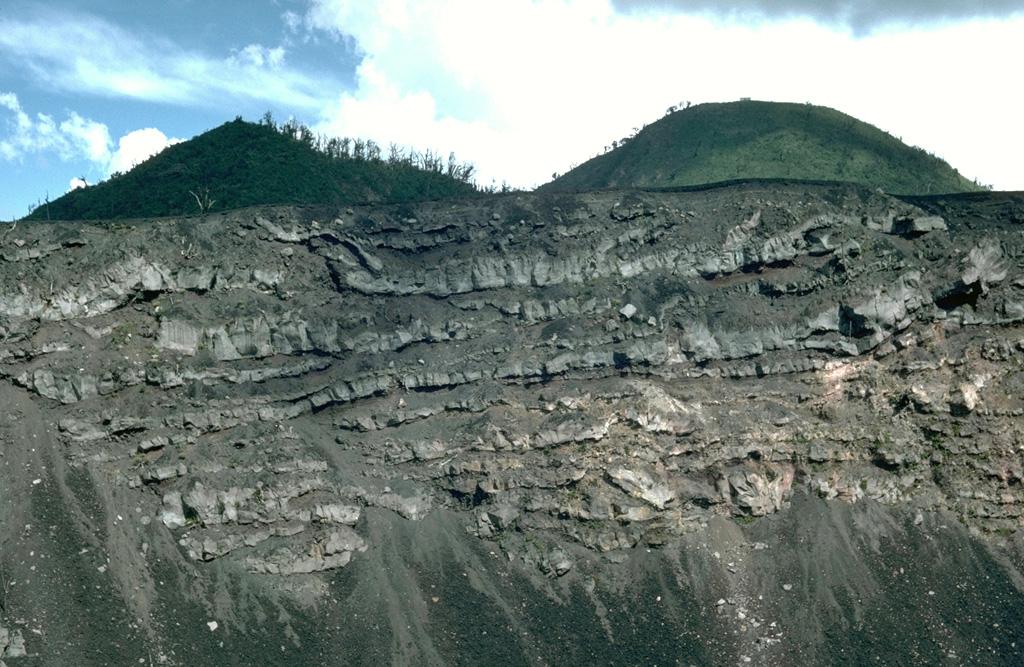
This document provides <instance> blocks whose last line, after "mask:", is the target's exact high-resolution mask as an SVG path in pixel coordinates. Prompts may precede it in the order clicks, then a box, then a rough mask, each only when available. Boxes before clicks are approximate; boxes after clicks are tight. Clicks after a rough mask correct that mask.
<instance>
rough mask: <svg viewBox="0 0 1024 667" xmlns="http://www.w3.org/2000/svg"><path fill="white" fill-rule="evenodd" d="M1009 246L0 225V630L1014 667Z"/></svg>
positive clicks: (496, 211) (737, 232)
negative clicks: (0, 232)
mask: <svg viewBox="0 0 1024 667" xmlns="http://www.w3.org/2000/svg"><path fill="white" fill-rule="evenodd" d="M981 209H984V210H999V211H1002V214H1000V215H999V216H988V218H987V219H986V222H985V223H984V229H980V228H979V225H981V223H980V222H979V219H982V218H980V216H975V215H974V214H973V213H972V211H975V210H981ZM1022 216H1024V200H1022V198H1021V197H1019V196H1017V195H1014V194H1012V193H991V194H988V195H984V196H982V195H969V196H967V195H965V196H962V197H956V196H945V197H935V198H917V199H913V200H909V199H908V200H901V199H896V198H893V197H889V196H886V195H883V194H880V193H878V192H874V191H868V190H864V189H859V188H857V187H854V186H843V185H822V184H788V185H787V184H779V183H744V184H734V185H731V186H727V187H715V188H707V189H704V190H696V191H687V192H667V191H629V192H617V191H603V192H592V193H580V194H558V195H535V194H512V195H507V196H495V197H482V198H480V199H478V200H465V201H459V202H450V201H444V202H431V203H422V204H415V205H403V206H401V207H387V206H371V205H367V206H353V207H351V208H346V209H323V208H312V207H310V208H295V207H276V208H273V207H266V208H260V209H247V210H240V211H232V212H227V213H224V214H219V215H214V216H205V217H191V218H188V217H186V218H175V219H161V220H145V221H134V222H130V223H123V222H121V223H117V224H109V225H108V224H102V223H89V224H84V223H69V222H56V223H51V224H45V225H44V224H33V225H27V224H23V223H22V224H19V225H18V227H17V228H15V229H13V230H10V233H9V234H7V235H6V236H4V237H3V239H4V245H3V247H2V248H0V257H2V259H0V340H2V341H3V342H2V346H0V377H2V381H0V405H3V406H5V412H4V414H3V415H2V416H0V443H2V450H0V451H2V453H3V457H2V458H0V471H2V472H0V507H2V510H3V512H4V514H3V517H4V521H3V522H2V523H0V540H2V541H0V546H2V551H0V564H2V567H3V571H2V574H3V577H2V578H3V579H4V580H5V581H7V582H8V585H5V586H4V587H3V589H2V595H3V598H2V599H0V626H2V627H3V628H7V629H11V631H10V633H9V634H8V637H9V639H8V640H7V641H8V643H9V645H13V644H12V642H13V639H11V638H13V637H14V633H15V632H17V631H21V634H20V635H18V636H20V637H22V638H23V640H24V646H25V651H26V652H27V654H28V657H27V658H24V660H35V661H37V664H134V663H138V662H139V661H140V660H142V661H144V662H146V661H152V663H153V664H172V665H192V664H211V663H217V664H300V663H301V664H337V665H352V664H367V665H370V664H372V665H378V664H406V665H423V664H435V665H442V664H450V665H457V664H465V665H469V664H472V665H483V664H501V665H508V664H538V665H539V664H553V663H560V664H747V663H748V659H749V664H764V665H771V664H822V665H825V664H837V663H844V664H865V663H870V662H873V661H877V662H881V663H884V664H897V663H900V662H915V664H916V663H918V662H926V663H929V662H947V661H948V662H953V661H955V660H959V661H961V662H963V663H969V664H1019V663H1020V662H1021V660H1022V655H1021V653H1022V651H1024V649H1022V648H1020V647H1024V643H1022V642H1024V624H1022V623H1020V618H1021V614H1022V612H1024V590H1022V584H1021V583H1020V582H1021V581H1024V579H1022V578H1021V571H1020V568H1021V554H1022V553H1024V549H1022V546H1024V544H1022V541H1021V537H1020V535H1021V533H1020V528H1021V521H1022V514H1021V508H1022V500H1024V496H1022V488H1024V487H1022V482H1024V464H1022V461H1021V452H1022V451H1024V422H1022V420H1021V416H1022V415H1024V410H1022V407H1021V398H1020V397H1021V396H1022V392H1024V370H1022V366H1024V326H1022V322H1024V307H1021V304H1024V267H1022V260H1021V258H1022V257H1024V240H1022V237H1021V236H1020V227H1019V223H1018V222H1016V220H1018V219H1024V217H1022ZM719 600H722V601H723V602H722V603H721V604H718V601H719ZM12 628H13V629H12ZM112 637H116V638H118V639H117V640H115V641H112V640H111V638H112ZM8 650H10V649H8ZM13 661H14V659H13V658H12V662H13ZM26 664H28V663H26Z"/></svg>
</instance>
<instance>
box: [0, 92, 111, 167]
mask: <svg viewBox="0 0 1024 667" xmlns="http://www.w3.org/2000/svg"><path fill="white" fill-rule="evenodd" d="M0 106H2V107H4V108H6V109H8V110H9V111H11V112H13V119H11V118H9V119H8V122H7V128H8V132H7V134H6V136H4V138H3V139H0V156H2V157H3V158H4V159H5V160H7V161H10V162H13V161H20V160H22V159H23V158H24V157H25V156H26V155H30V154H39V153H55V154H56V155H57V156H58V157H59V158H60V159H61V160H63V161H64V162H68V161H70V160H75V159H82V158H84V159H87V160H91V161H93V162H103V161H105V160H107V159H108V158H109V150H108V146H109V144H110V134H109V133H108V132H107V127H106V125H102V124H100V123H97V122H95V121H91V120H86V119H84V118H82V117H81V116H79V115H78V114H77V113H74V112H70V113H69V114H68V117H67V119H66V120H64V121H62V122H61V123H60V124H58V123H57V122H56V121H55V120H54V119H53V116H50V115H47V114H42V113H40V114H36V116H35V117H34V118H33V117H31V116H29V115H28V113H26V112H25V111H24V109H22V108H21V104H20V103H19V101H18V97H17V96H16V95H15V94H13V93H4V94H3V95H0Z"/></svg>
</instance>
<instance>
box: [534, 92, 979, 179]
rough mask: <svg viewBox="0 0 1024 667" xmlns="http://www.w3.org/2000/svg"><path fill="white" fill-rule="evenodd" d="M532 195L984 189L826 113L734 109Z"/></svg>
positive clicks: (697, 109)
mask: <svg viewBox="0 0 1024 667" xmlns="http://www.w3.org/2000/svg"><path fill="white" fill-rule="evenodd" d="M616 144H618V145H617V146H616V147H615V148H614V149H613V150H610V151H608V152H606V153H604V154H603V155H599V156H597V157H595V158H593V159H591V160H588V161H587V162H585V163H584V164H582V165H580V166H578V167H576V168H575V169H573V170H572V171H570V172H568V173H566V174H564V175H562V176H560V177H557V178H555V179H554V180H553V181H551V182H550V183H548V184H546V185H544V186H541V188H539V190H541V191H543V190H582V189H593V188H616V187H673V186H694V185H703V184H706V183H716V182H721V181H729V180H735V179H745V178H781V179H801V180H818V181H849V182H854V183H861V184H864V185H868V186H871V187H878V188H882V189H883V190H884V191H886V192H889V193H893V194H937V193H947V192H969V191H977V190H981V189H984V188H983V187H982V186H980V185H978V184H977V183H974V182H971V181H970V180H968V179H966V178H964V177H963V176H961V175H960V174H959V173H958V172H957V171H956V170H955V169H953V168H952V167H950V166H949V164H947V163H946V162H945V161H943V160H941V159H939V158H937V157H935V156H934V155H931V154H929V153H927V152H926V151H924V150H922V149H920V148H914V147H910V146H907V145H906V144H904V143H903V142H902V141H900V140H899V139H897V138H896V137H893V136H892V135H890V134H887V133H886V132H883V131H882V130H879V129H878V128H877V127H875V126H873V125H869V124H867V123H864V122H862V121H859V120H857V119H856V118H853V117H852V116H848V115H846V114H844V113H841V112H839V111H836V110H834V109H829V108H827V107H820V106H812V105H810V104H790V103H777V102H756V101H747V100H745V101H740V102H729V103H721V104H701V105H697V106H694V107H689V108H686V109H680V110H678V111H674V112H673V113H669V114H668V115H666V116H665V117H663V118H661V119H660V120H658V121H657V122H655V123H652V124H651V125H649V126H647V127H645V128H644V129H643V130H641V131H640V132H639V133H637V134H636V135H635V136H633V137H632V138H629V139H624V140H623V141H622V142H621V143H619V142H616Z"/></svg>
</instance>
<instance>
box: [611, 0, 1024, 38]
mask: <svg viewBox="0 0 1024 667" xmlns="http://www.w3.org/2000/svg"><path fill="white" fill-rule="evenodd" d="M611 2H612V5H613V6H614V7H615V8H616V9H617V10H619V11H622V12H649V11H664V10H672V11H678V12H683V13H691V14H692V13H709V14H714V15H717V16H723V17H727V18H730V19H740V20H743V19H749V20H758V19H763V18H769V19H788V18H793V17H805V18H810V19H812V20H815V21H819V22H822V23H826V24H830V25H842V26H846V27H849V28H851V29H853V30H854V32H856V33H858V34H864V33H867V32H870V31H872V30H874V29H876V28H879V27H882V26H887V25H891V24H899V25H922V24H933V23H943V22H947V21H962V20H967V19H990V18H1006V17H1009V16H1013V15H1015V14H1020V13H1021V12H1024V8H1022V7H1021V3H1020V1H1019V0H973V1H971V2H964V0H902V1H901V2H892V1H891V0H611Z"/></svg>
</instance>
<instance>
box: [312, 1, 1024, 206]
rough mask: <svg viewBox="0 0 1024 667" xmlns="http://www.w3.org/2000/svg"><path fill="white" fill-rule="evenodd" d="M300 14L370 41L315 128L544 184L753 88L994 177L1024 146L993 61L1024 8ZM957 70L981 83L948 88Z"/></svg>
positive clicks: (525, 6) (432, 9)
mask: <svg viewBox="0 0 1024 667" xmlns="http://www.w3.org/2000/svg"><path fill="white" fill-rule="evenodd" d="M293 24H294V20H293ZM303 25H304V26H305V27H306V29H311V30H318V31H322V33H321V34H323V33H326V34H330V35H333V36H335V37H336V38H343V37H344V38H348V39H352V40H354V41H355V42H356V44H357V45H358V48H359V50H360V52H362V53H363V54H365V55H364V57H363V61H362V64H361V65H360V66H359V68H358V70H357V84H358V86H357V89H356V90H355V91H353V92H350V93H344V94H342V95H340V96H339V97H338V99H337V100H336V101H335V102H334V103H333V104H331V105H330V106H328V107H327V108H326V109H325V110H324V111H323V115H322V121H321V123H320V125H319V126H318V128H317V129H318V130H319V131H326V132H330V133H333V134H342V135H349V136H354V135H359V136H364V137H368V138H373V139H374V140H376V141H378V142H380V143H385V142H387V141H389V140H394V141H399V142H401V143H405V144H411V145H415V146H417V147H419V148H439V149H441V150H443V151H447V150H448V149H449V148H451V149H454V150H455V151H456V153H457V156H458V157H459V158H460V159H469V160H472V161H474V162H476V164H477V166H478V169H479V172H478V173H479V174H480V175H481V176H482V178H481V180H482V181H484V182H489V181H490V179H491V178H496V179H497V180H499V181H500V180H501V179H502V178H508V179H509V181H510V182H512V183H513V184H515V185H519V186H529V185H532V184H538V183H542V182H545V181H546V180H547V179H548V178H549V177H550V174H551V173H552V172H554V171H559V172H562V171H565V170H566V169H568V168H569V167H570V166H571V164H572V163H573V162H582V161H584V160H585V159H587V158H588V157H589V156H592V155H594V154H596V153H597V152H599V151H600V150H601V148H602V146H604V145H605V144H609V143H610V142H611V140H613V139H619V138H621V137H623V136H626V135H628V134H629V133H630V132H631V131H632V129H633V128H634V127H636V126H639V125H641V124H642V123H643V122H651V121H654V120H657V119H658V118H659V117H660V116H661V115H662V114H663V113H664V111H665V109H666V108H667V107H668V106H670V105H672V104H676V103H678V102H679V101H681V100H692V101H693V102H694V103H699V102H710V101H728V100H735V99H738V98H739V97H748V96H749V97H753V98H755V99H766V100H776V101H797V102H803V101H805V100H809V101H812V102H814V103H816V104H824V105H827V106H832V107H835V108H837V109H839V110H841V111H844V112H846V113H850V114H852V115H854V116H857V117H859V118H861V119H863V120H866V121H868V122H871V123H874V124H876V125H878V126H879V127H881V128H882V129H883V130H886V131H889V132H891V133H893V134H895V135H897V136H899V135H902V136H903V137H904V139H905V140H907V141H908V142H909V143H912V144H918V145H920V146H922V147H924V148H926V149H928V150H930V151H933V152H936V153H938V154H940V155H942V156H944V157H945V158H946V159H947V160H949V161H950V162H951V163H952V164H953V166H955V167H959V168H960V169H961V171H963V172H964V173H965V175H968V176H969V177H973V176H974V175H975V174H977V175H978V176H979V177H980V178H981V180H983V181H990V182H991V181H996V180H997V179H995V177H994V176H985V175H984V174H994V173H996V170H995V166H996V165H998V164H999V160H1000V158H999V155H998V154H999V153H1002V154H1003V155H1005V156H1010V155H1013V154H1018V155H1019V154H1020V153H1021V152H1022V151H1024V135H1022V132H1021V130H1020V129H1019V128H1020V125H1019V122H1018V121H1016V120H1014V119H1013V118H1011V117H1010V115H1011V114H1012V113H1013V109H1015V108H1019V103H1018V101H1015V99H1014V98H1015V97H1016V96H1017V93H1016V91H1015V89H1014V87H1013V86H1011V85H1008V84H1007V83H1006V80H1005V78H1002V77H1001V76H1000V75H999V73H998V70H997V69H996V71H987V70H986V69H985V67H986V65H983V63H988V64H989V65H987V66H988V67H991V68H998V65H997V63H1008V62H1015V61H1016V60H1017V59H1018V56H1016V55H1014V54H1015V53H1017V47H1018V42H1019V35H1020V34H1021V32H1022V30H1024V20H1014V21H1005V22H1001V23H1000V22H974V23H967V24H962V25H958V26H946V27H942V28H936V29H932V30H927V31H924V30H917V31H904V32H901V33H899V34H895V33H889V34H879V35H876V36H874V37H871V38H868V39H857V38H855V37H854V36H853V35H852V34H850V33H849V32H846V31H844V30H840V31H839V32H837V31H836V30H833V29H830V28H828V27H825V26H822V25H819V24H816V23H814V22H813V21H810V20H788V21H782V22H773V23H764V24H760V25H757V24H751V25H744V24H740V23H735V22H732V23H722V22H720V21H714V20H711V19H708V18H702V17H693V16H684V15H680V14H665V13H660V14H653V13H640V14H631V15H624V14H620V13H616V12H615V11H614V10H613V8H612V6H611V4H610V3H609V2H608V1H607V0H532V1H531V0H508V1H507V2H502V3H484V2H479V1H478V0H450V1H448V2H430V1H429V0H388V1H387V2H377V3H366V2H361V1H359V0H311V1H310V7H309V10H308V12H307V13H306V15H305V17H304V18H303ZM951 80H960V81H971V82H972V86H974V87H975V88H977V89H979V90H985V95H984V96H980V95H973V94H969V93H965V94H960V95H956V94H954V93H953V92H950V93H948V94H947V95H946V97H944V98H937V96H936V91H951V88H950V86H949V81H951ZM951 130H952V131H951ZM978 136H986V137H987V138H990V139H991V140H992V146H994V147H999V148H998V149H993V150H991V151H985V150H983V147H981V146H979V145H978V142H977V141H976V138H977V137H978ZM969 144H973V147H972V148H971V149H970V150H971V151H973V152H972V153H971V154H972V155H974V156H977V157H976V158H975V162H974V163H973V164H972V163H971V159H970V158H969V156H968V151H967V146H968V145H969ZM1010 146H1014V147H1015V149H1014V150H1006V149H1007V148H1009V147H1010ZM961 148H963V149H964V152H963V153H960V152H959V151H960V149H961ZM1005 159H1007V160H1008V159H1009V157H1006V158H1005ZM1004 167H1005V165H1004ZM1003 173H1006V174H1013V173H1019V172H1014V171H1012V170H1011V171H1005V170H1004V171H1003ZM1017 178H1019V176H1018V177H1017ZM996 184H997V187H1013V186H1014V184H1012V183H1009V182H1007V183H998V182H997V183H996ZM1015 186H1016V187H1021V186H1022V184H1021V183H1019V182H1018V183H1016V184H1015Z"/></svg>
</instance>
